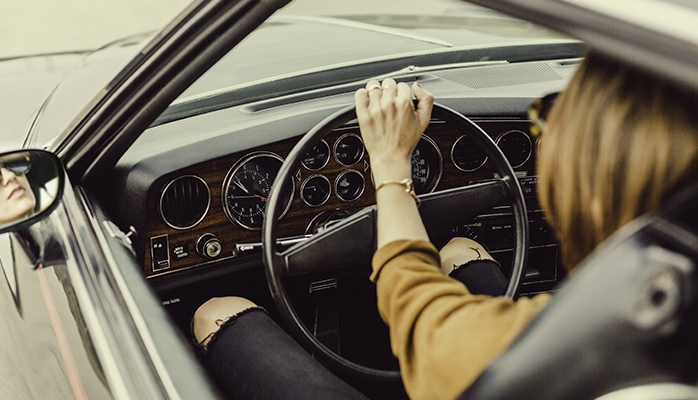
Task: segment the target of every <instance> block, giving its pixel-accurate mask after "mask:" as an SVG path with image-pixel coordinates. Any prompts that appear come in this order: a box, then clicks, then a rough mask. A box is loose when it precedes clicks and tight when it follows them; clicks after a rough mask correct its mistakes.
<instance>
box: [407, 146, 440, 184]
mask: <svg viewBox="0 0 698 400" xmlns="http://www.w3.org/2000/svg"><path fill="white" fill-rule="evenodd" d="M422 139H424V142H425V143H427V144H428V145H429V146H430V147H431V150H433V151H434V153H435V154H436V156H437V159H438V163H437V165H436V166H437V167H438V174H437V175H436V177H433V178H432V176H430V177H429V181H428V184H429V185H428V186H427V187H426V189H425V190H424V191H421V190H418V189H419V187H420V185H418V184H417V183H416V182H415V183H414V185H415V191H416V192H417V194H426V193H432V192H433V191H434V190H436V187H437V186H439V183H440V182H441V177H442V176H443V173H444V158H443V156H442V155H441V149H440V148H439V145H438V144H436V142H435V141H434V139H432V138H430V137H429V136H427V135H425V134H423V135H422V137H421V138H420V140H419V142H418V143H417V147H419V145H420V143H422ZM417 147H415V150H417ZM412 154H414V152H413V153H412ZM412 157H413V155H410V159H411V158H412ZM428 160H429V159H427V161H428ZM410 164H411V163H410ZM429 167H430V169H431V167H434V165H430V166H429ZM411 168H412V166H411V165H410V169H411ZM412 180H413V181H414V176H412Z"/></svg>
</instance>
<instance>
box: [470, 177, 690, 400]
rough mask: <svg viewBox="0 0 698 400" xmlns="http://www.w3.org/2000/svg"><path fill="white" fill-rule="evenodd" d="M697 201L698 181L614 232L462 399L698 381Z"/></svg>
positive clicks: (580, 395)
mask: <svg viewBox="0 0 698 400" xmlns="http://www.w3.org/2000/svg"><path fill="white" fill-rule="evenodd" d="M697 204H698V186H696V187H693V188H690V189H688V190H686V191H684V192H683V193H681V194H680V195H678V196H676V198H675V199H674V201H673V202H672V204H670V205H669V206H668V207H666V208H665V209H664V210H662V212H660V213H657V214H654V215H651V216H647V217H643V218H640V219H638V220H636V221H634V222H632V223H631V224H629V225H628V226H627V227H625V228H623V229H622V230H621V231H619V232H618V233H616V234H615V235H614V236H612V237H611V238H609V240H607V241H606V242H605V243H604V244H602V245H601V246H600V247H599V248H598V249H597V250H596V251H595V252H594V253H593V254H592V255H591V256H590V257H588V258H587V259H586V260H585V261H584V263H583V265H581V266H580V268H579V269H578V272H577V273H576V274H574V275H573V276H571V277H570V278H569V280H568V281H566V282H565V283H563V285H562V286H561V289H560V291H559V292H558V293H557V294H556V295H555V297H554V298H553V300H552V301H551V303H550V304H549V305H548V307H546V309H545V310H544V311H543V312H542V313H541V314H540V315H539V316H538V317H537V318H536V319H535V320H534V321H533V322H532V323H531V325H530V326H529V327H528V328H527V329H526V330H525V331H524V332H523V333H522V334H521V335H520V337H519V338H518V339H517V340H516V341H515V343H514V344H513V345H512V346H511V347H510V348H509V350H507V351H506V352H505V353H504V354H503V355H502V356H501V357H499V358H498V359H497V360H495V361H494V362H493V363H492V364H491V365H490V367H489V368H488V369H487V370H486V371H485V372H484V373H483V374H482V375H481V376H480V377H479V378H478V380H477V381H476V382H475V383H474V384H473V385H472V386H471V387H470V388H469V389H468V390H466V391H465V392H464V393H463V394H462V395H461V396H460V399H468V400H471V399H488V400H500V399H536V400H546V399H549V400H561V399H565V400H575V399H596V398H598V397H599V396H602V395H604V394H609V393H612V392H616V393H621V389H624V388H630V387H637V386H642V385H647V384H653V383H676V384H682V385H688V386H684V388H686V389H688V388H690V387H694V385H696V382H697V377H698V308H697V306H698V301H697V300H698V285H697V283H698V282H697V279H698V278H697V277H698V273H697V272H696V266H697V265H698V212H696V211H697V210H696V205H697ZM690 392H691V391H690V390H688V391H687V392H686V393H689V394H687V396H693V397H687V398H696V396H695V392H693V394H692V395H691V394H690ZM626 393H627V391H626ZM648 393H649V392H648ZM618 398H622V397H618ZM625 398H628V397H625ZM641 398H646V397H641ZM652 398H654V397H652ZM656 398H657V399H663V398H666V397H656ZM678 398H685V397H678Z"/></svg>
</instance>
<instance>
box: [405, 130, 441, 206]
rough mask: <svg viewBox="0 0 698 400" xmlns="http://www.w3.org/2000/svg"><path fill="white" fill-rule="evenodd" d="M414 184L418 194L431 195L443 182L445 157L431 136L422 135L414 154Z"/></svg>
mask: <svg viewBox="0 0 698 400" xmlns="http://www.w3.org/2000/svg"><path fill="white" fill-rule="evenodd" d="M411 164H412V182H414V190H415V192H417V194H423V193H431V192H433V191H434V189H436V185H438V184H439V181H440V180H441V174H442V172H443V157H442V156H441V152H440V151H439V147H438V146H437V145H436V143H435V142H434V140H433V139H432V138H430V137H429V136H426V135H422V137H421V139H419V143H417V147H416V148H415V149H414V151H413V152H412V159H411Z"/></svg>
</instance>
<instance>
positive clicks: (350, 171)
mask: <svg viewBox="0 0 698 400" xmlns="http://www.w3.org/2000/svg"><path fill="white" fill-rule="evenodd" d="M350 173H355V174H357V175H359V176H360V177H361V181H362V182H363V183H362V185H361V191H359V193H358V194H357V195H356V197H355V198H353V199H351V200H346V199H343V198H341V197H340V196H339V194H338V193H337V184H338V183H339V179H340V178H342V177H343V176H344V175H348V174H350ZM333 188H334V195H335V196H336V197H337V198H338V199H339V200H342V201H343V202H345V203H351V202H352V201H356V200H358V199H359V197H361V195H363V194H364V192H365V191H366V178H364V175H363V174H362V173H361V172H359V171H357V170H355V169H348V170H346V171H342V173H341V174H339V175H337V178H335V180H334V185H333Z"/></svg>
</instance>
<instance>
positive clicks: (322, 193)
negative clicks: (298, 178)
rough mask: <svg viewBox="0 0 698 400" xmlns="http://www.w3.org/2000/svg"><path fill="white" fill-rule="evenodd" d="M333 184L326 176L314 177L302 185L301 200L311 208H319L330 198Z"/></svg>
mask: <svg viewBox="0 0 698 400" xmlns="http://www.w3.org/2000/svg"><path fill="white" fill-rule="evenodd" d="M330 193H332V184H330V180H329V179H327V178H325V176H324V175H313V176H311V177H309V178H308V179H306V180H305V181H303V184H302V185H301V199H302V200H303V202H304V203H305V204H307V205H309V206H311V207H319V206H321V205H323V204H325V202H327V199H329V198H330Z"/></svg>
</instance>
